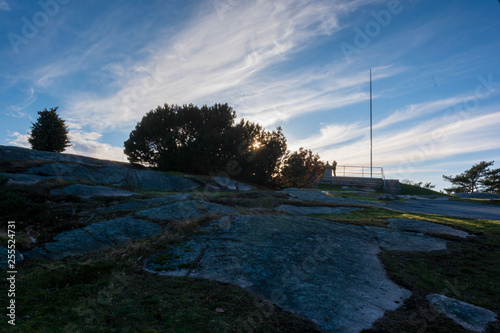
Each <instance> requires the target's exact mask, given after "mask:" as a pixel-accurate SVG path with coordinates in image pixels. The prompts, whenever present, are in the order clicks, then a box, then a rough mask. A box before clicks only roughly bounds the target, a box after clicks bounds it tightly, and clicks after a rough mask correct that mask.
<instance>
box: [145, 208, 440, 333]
mask: <svg viewBox="0 0 500 333" xmlns="http://www.w3.org/2000/svg"><path fill="white" fill-rule="evenodd" d="M210 227H211V229H210V228H208V229H207V228H206V229H205V230H212V232H209V233H207V234H205V235H198V236H195V237H194V238H193V239H191V240H190V241H188V242H186V243H182V244H181V246H179V247H174V248H171V249H168V250H166V251H162V252H160V253H158V254H156V255H154V256H152V257H151V258H149V259H148V260H147V261H146V263H145V265H144V269H145V270H147V271H149V272H153V273H156V274H161V275H171V276H190V277H198V278H205V279H210V280H216V281H221V282H226V283H233V284H237V285H239V286H242V287H244V288H246V289H248V290H249V291H251V292H254V293H257V294H259V295H261V296H263V297H265V298H267V299H269V300H270V301H272V302H273V303H275V304H277V305H279V306H280V307H282V308H284V309H285V310H287V311H291V312H294V313H297V314H299V315H302V316H304V317H306V318H308V319H310V320H312V321H314V322H315V323H316V324H317V325H318V326H319V327H320V328H321V329H322V330H323V331H325V332H360V331H361V330H363V329H367V328H370V327H371V326H372V324H373V323H374V322H375V321H376V320H377V319H379V318H381V317H382V316H383V315H384V312H385V311H386V310H395V309H397V308H398V307H399V306H400V305H402V304H403V302H404V300H405V299H407V298H408V297H409V296H410V294H411V293H410V291H408V290H406V289H404V288H401V287H399V286H398V285H396V284H395V283H394V282H392V281H391V280H389V279H388V278H387V275H386V273H385V270H384V268H383V266H382V264H381V262H380V261H379V259H378V256H377V254H378V253H379V252H380V250H381V248H388V249H399V250H409V249H411V250H420V251H430V250H437V249H443V248H446V242H445V241H443V240H440V239H435V238H433V237H429V236H425V235H417V234H415V233H411V232H406V231H400V230H394V229H389V228H381V227H373V228H369V229H367V228H365V227H362V226H355V225H347V224H341V223H335V222H331V221H326V220H323V219H318V218H312V217H300V216H286V215H270V216H258V215H252V216H239V215H236V216H231V217H229V216H226V217H223V218H221V219H217V220H215V221H213V223H212V225H211V226H210Z"/></svg>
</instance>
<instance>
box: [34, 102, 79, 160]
mask: <svg viewBox="0 0 500 333" xmlns="http://www.w3.org/2000/svg"><path fill="white" fill-rule="evenodd" d="M57 109H58V107H55V108H51V109H50V110H47V108H45V109H44V110H43V111H38V119H37V121H36V123H32V127H31V132H30V133H29V138H28V142H29V143H30V145H31V148H32V149H35V150H42V151H50V152H58V153H61V152H63V151H64V150H66V148H67V147H69V146H71V145H70V141H69V139H68V128H67V127H66V125H65V124H64V120H62V119H61V118H60V117H59V115H58V114H57Z"/></svg>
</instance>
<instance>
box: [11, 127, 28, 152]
mask: <svg viewBox="0 0 500 333" xmlns="http://www.w3.org/2000/svg"><path fill="white" fill-rule="evenodd" d="M7 136H9V137H11V138H10V139H7V140H6V141H7V142H8V143H9V144H11V145H14V146H18V147H24V148H30V147H31V146H30V144H29V142H28V138H29V135H28V134H21V133H19V132H10V131H7Z"/></svg>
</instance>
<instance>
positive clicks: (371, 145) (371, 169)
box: [370, 68, 373, 178]
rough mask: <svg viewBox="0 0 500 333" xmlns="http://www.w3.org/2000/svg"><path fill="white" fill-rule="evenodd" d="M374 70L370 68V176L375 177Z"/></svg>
mask: <svg viewBox="0 0 500 333" xmlns="http://www.w3.org/2000/svg"><path fill="white" fill-rule="evenodd" d="M372 133H373V132H372V70H371V68H370V178H373V135H372Z"/></svg>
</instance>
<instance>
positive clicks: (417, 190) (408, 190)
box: [401, 184, 449, 197]
mask: <svg viewBox="0 0 500 333" xmlns="http://www.w3.org/2000/svg"><path fill="white" fill-rule="evenodd" d="M401 194H403V195H436V196H440V197H449V195H448V194H445V193H441V192H437V191H434V190H431V189H428V188H424V187H420V186H415V185H409V184H401Z"/></svg>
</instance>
